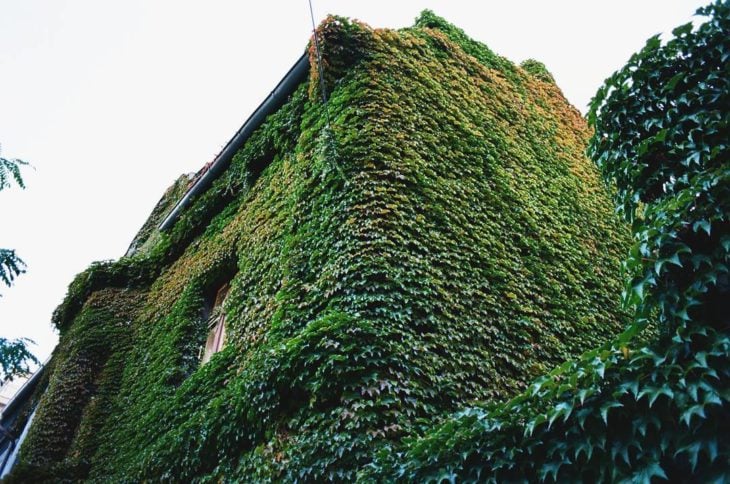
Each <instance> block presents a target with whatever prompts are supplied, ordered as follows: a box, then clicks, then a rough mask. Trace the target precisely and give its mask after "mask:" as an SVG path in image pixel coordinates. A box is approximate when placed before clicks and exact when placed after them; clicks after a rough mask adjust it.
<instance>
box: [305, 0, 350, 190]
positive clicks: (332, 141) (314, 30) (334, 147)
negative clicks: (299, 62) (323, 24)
mask: <svg viewBox="0 0 730 484" xmlns="http://www.w3.org/2000/svg"><path fill="white" fill-rule="evenodd" d="M308 2H309V15H310V17H311V19H312V33H313V34H314V51H315V53H316V54H317V72H319V89H320V91H321V92H322V103H323V104H324V114H325V120H326V121H327V131H329V137H328V138H329V145H330V148H332V152H333V155H334V158H335V160H337V158H338V156H337V139H336V138H335V132H334V130H333V129H332V123H331V122H330V109H329V103H328V102H327V89H326V88H325V85H324V69H323V68H322V54H321V53H320V50H319V36H318V35H317V26H316V24H315V23H314V9H313V8H312V0H308ZM334 165H335V169H336V170H337V173H339V175H340V176H341V177H342V178H343V180H345V181H347V179H346V178H345V174H344V173H343V172H342V168H340V166H339V165H338V164H337V162H336V161H335V163H334Z"/></svg>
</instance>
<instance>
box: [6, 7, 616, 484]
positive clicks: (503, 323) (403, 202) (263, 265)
mask: <svg viewBox="0 0 730 484" xmlns="http://www.w3.org/2000/svg"><path fill="white" fill-rule="evenodd" d="M319 34H320V38H321V40H322V43H321V47H322V63H323V76H324V81H325V87H326V92H327V95H328V105H327V106H326V109H327V110H328V111H329V119H330V125H329V126H328V122H327V119H328V116H326V115H325V114H326V113H325V106H324V105H323V104H322V101H321V98H320V95H319V92H318V91H317V89H318V87H319V84H318V82H319V79H318V75H319V72H318V69H316V64H314V62H315V61H314V56H313V55H311V54H312V52H311V49H310V59H311V61H310V62H311V63H312V66H313V69H312V75H311V76H310V79H309V80H308V81H306V82H304V83H303V85H302V86H300V87H299V89H298V90H297V91H296V92H295V93H294V94H293V95H292V96H291V98H290V99H289V101H288V102H287V103H286V104H285V105H284V106H283V107H282V108H281V109H280V110H279V111H277V112H276V113H275V114H273V115H271V116H270V117H269V118H268V119H267V120H266V122H265V123H264V124H263V125H262V126H261V127H260V128H259V129H258V130H257V131H256V132H255V133H254V134H253V136H252V137H251V138H250V139H249V140H248V141H247V143H246V144H245V146H243V147H242V149H241V150H240V151H239V152H238V153H237V154H236V156H235V157H234V158H233V160H232V163H231V165H230V167H229V168H228V169H227V171H226V172H225V173H224V174H223V175H221V176H220V177H219V178H218V179H217V180H216V181H215V182H214V183H213V185H212V186H211V187H210V188H209V189H208V190H207V191H206V192H205V193H203V194H201V195H199V196H198V197H196V198H195V199H194V200H192V203H191V204H190V205H189V206H188V208H186V210H185V211H184V212H183V213H182V215H181V217H180V218H179V219H178V220H177V222H176V223H175V225H174V227H172V228H171V230H170V231H169V232H168V233H164V234H160V233H157V232H154V231H152V232H151V233H149V234H147V232H149V230H148V229H149V227H152V226H154V224H155V223H156V221H157V220H158V219H159V218H161V217H163V216H164V210H162V209H161V208H160V207H163V206H164V207H170V206H172V204H173V202H172V200H174V199H176V198H177V197H179V196H180V194H181V192H182V190H178V189H176V188H173V189H172V190H171V191H170V192H169V194H170V195H169V198H164V199H163V201H161V202H160V204H158V208H160V209H159V210H158V209H156V210H155V211H154V212H153V215H152V217H151V219H150V220H151V221H150V222H148V223H147V224H145V227H146V228H143V230H142V233H141V234H140V236H139V237H138V238H137V241H136V243H135V246H136V247H139V250H138V251H137V252H136V253H135V254H134V255H131V256H129V257H124V258H122V259H120V260H119V261H116V262H108V263H103V264H97V265H95V266H93V267H92V268H91V269H90V270H89V271H88V272H86V273H84V274H82V275H81V276H79V277H78V278H77V279H76V280H75V281H74V282H73V283H72V285H71V287H70V288H69V293H68V296H67V298H66V300H65V301H64V303H63V304H62V305H61V306H60V308H59V309H58V310H57V312H56V315H55V316H54V321H55V322H56V324H57V326H58V327H59V328H60V329H61V341H60V343H59V350H58V351H57V353H56V354H55V355H54V370H53V376H52V380H53V381H52V382H51V384H50V386H49V391H48V392H46V394H45V395H44V397H43V399H42V401H41V407H39V409H44V410H43V412H44V413H45V414H47V415H49V416H51V415H53V416H54V418H56V419H57V420H58V421H59V422H66V424H64V426H63V427H59V428H58V429H56V430H53V431H52V432H51V430H49V428H48V427H50V425H51V424H50V423H48V420H47V418H44V419H41V420H39V422H36V423H34V425H33V427H32V428H31V429H30V433H29V436H28V440H27V441H26V442H27V443H26V444H25V445H24V446H23V450H22V455H21V464H20V467H19V470H18V471H17V473H16V474H15V478H16V479H18V480H23V479H25V480H32V479H36V480H38V479H41V478H43V476H48V475H53V476H59V475H61V474H62V472H61V471H62V470H67V471H68V472H69V475H72V476H73V478H74V479H89V480H93V481H114V482H120V481H121V482H129V481H134V482H137V481H160V480H162V481H174V482H186V481H196V482H197V481H220V480H236V479H240V480H243V479H251V480H262V481H273V480H286V481H291V480H299V481H321V480H327V479H329V480H338V481H340V480H345V479H355V478H356V477H358V473H360V476H361V477H365V475H363V474H362V472H363V470H364V469H372V471H373V474H372V476H375V478H378V477H379V476H384V475H386V474H384V473H385V472H386V468H384V467H383V465H382V464H381V460H380V458H378V459H377V460H375V456H376V455H380V454H379V453H383V452H386V453H387V452H388V451H389V450H390V449H405V448H406V447H403V446H405V445H407V443H408V442H410V441H411V439H413V438H415V437H417V436H419V435H422V434H423V433H424V432H427V431H428V429H430V428H431V427H432V426H433V425H434V423H435V422H439V421H441V420H443V419H449V416H450V415H451V414H452V413H453V412H454V411H457V410H458V409H460V408H463V407H464V406H466V405H470V404H472V403H473V402H475V401H492V402H497V401H501V400H504V399H508V398H512V397H514V396H515V395H518V394H520V392H522V391H523V390H525V389H527V388H533V387H531V386H530V382H531V381H533V380H534V379H535V378H536V377H538V376H539V375H542V374H544V373H545V372H546V371H548V370H549V369H550V368H551V367H554V366H556V365H559V364H560V363H561V362H563V361H565V360H566V359H568V358H573V357H575V356H577V355H580V354H581V353H583V352H584V351H586V350H588V349H590V348H594V347H596V346H598V345H600V344H603V343H605V342H606V341H609V340H611V339H612V338H613V337H615V335H616V334H617V333H618V332H619V331H620V329H621V327H623V326H625V325H626V324H627V323H628V316H629V314H628V312H627V311H625V310H623V309H622V308H621V306H620V301H619V298H618V295H619V294H620V291H621V274H620V271H621V269H620V260H621V258H622V257H623V255H624V254H625V253H626V251H627V250H628V247H629V231H628V227H626V226H625V225H624V224H623V223H622V222H621V221H620V220H619V219H618V217H616V216H615V214H614V213H613V207H612V203H611V199H610V196H611V194H610V192H609V191H608V190H607V189H606V188H605V186H604V185H603V183H602V182H601V180H600V174H599V172H598V170H597V168H596V167H595V166H594V165H593V164H592V163H590V161H589V160H588V159H587V157H586V156H585V154H584V152H585V149H586V146H587V142H588V139H589V137H590V130H589V128H588V126H587V125H586V122H585V120H584V119H583V118H582V117H581V116H580V114H579V113H578V111H577V110H576V109H575V108H573V107H572V106H570V105H569V104H568V102H567V101H566V100H565V98H564V97H563V96H562V94H561V93H560V91H559V89H558V88H557V87H556V86H555V85H554V83H549V82H545V80H544V79H541V78H540V76H538V75H536V74H534V73H531V72H528V70H526V69H522V68H519V67H518V66H516V65H514V64H512V63H511V62H510V61H508V60H507V59H504V58H502V57H499V56H497V55H496V54H494V53H493V52H491V51H490V50H489V49H488V48H487V47H485V46H484V45H482V44H479V43H478V42H475V41H473V40H471V39H469V38H468V37H467V36H466V35H465V34H464V33H463V32H462V31H461V30H459V29H457V28H455V27H454V26H452V25H450V24H448V23H447V22H445V21H444V20H443V19H441V18H439V17H437V16H435V15H434V14H433V13H431V12H424V14H422V16H421V17H420V18H419V19H418V20H417V22H416V26H415V27H413V28H408V29H403V30H400V31H393V30H380V29H371V28H370V27H368V26H366V25H364V24H361V23H358V22H351V21H349V20H346V19H342V18H338V17H330V18H328V19H327V20H326V21H325V22H324V23H323V24H322V25H321V26H320V27H319ZM543 77H544V76H543ZM178 188H179V186H178ZM227 281H231V289H230V292H229V297H228V299H227V302H226V304H225V306H224V308H223V310H224V311H225V314H226V321H227V344H226V347H225V348H224V349H223V350H222V351H221V352H219V353H217V354H216V355H214V356H213V358H212V359H211V361H210V362H209V363H207V364H205V365H200V363H199V356H198V355H199V351H200V348H201V346H202V345H203V344H204V341H205V337H206V326H205V321H204V318H203V308H204V306H205V304H206V301H209V300H210V297H211V295H214V294H215V292H216V289H217V288H218V287H220V285H221V284H223V283H225V282H227ZM109 291H111V294H127V293H129V294H136V296H134V297H135V298H136V299H135V305H134V308H135V311H133V312H130V310H129V308H127V307H126V306H125V305H124V304H126V303H124V304H122V301H120V302H119V303H117V302H114V300H113V299H109V300H108V301H109V302H108V306H107V305H105V306H104V308H105V309H104V311H108V312H109V315H108V316H105V317H104V318H102V319H104V321H107V320H108V321H109V322H113V321H117V320H118V319H117V318H120V317H121V318H128V319H126V320H128V321H129V326H128V327H127V328H126V330H125V332H124V334H120V335H116V336H115V335H112V334H108V335H106V336H104V335H105V334H106V333H103V334H102V333H99V332H98V331H97V330H96V329H93V328H96V326H94V325H92V324H91V323H90V321H92V319H93V320H94V321H96V319H94V318H92V317H91V314H92V312H93V311H96V309H95V308H96V306H93V305H92V302H93V301H94V298H96V297H97V295H99V294H106V293H107V292H109ZM105 300H106V299H105ZM105 304H106V303H105ZM137 304H138V305H139V306H137ZM94 314H96V313H94ZM95 324H96V323H95ZM98 324H99V328H102V327H105V326H104V325H103V324H102V323H101V322H100V323H98ZM106 324H107V325H108V324H111V323H106ZM92 329H93V330H92ZM105 331H106V330H105ZM102 337H103V339H104V341H103V342H100V341H97V339H98V338H102ZM86 346H91V347H94V348H97V347H103V348H107V349H108V348H110V349H108V351H107V352H106V353H105V357H104V359H100V360H98V361H96V360H94V361H91V360H90V359H89V360H83V359H78V358H69V357H67V356H64V355H66V354H67V353H69V352H73V351H76V350H75V348H78V350H79V351H81V349H82V348H85V347H86ZM602 358H603V353H601V354H600V355H599V356H597V357H596V358H594V359H597V360H599V361H603V359H602ZM591 361H593V360H591ZM591 364H593V363H591ZM606 366H607V368H606V369H605V371H606V372H609V371H611V370H610V368H608V367H609V366H610V365H609V364H606ZM591 368H592V367H591ZM566 371H567V370H566ZM71 375H78V378H79V379H82V380H83V382H84V384H86V383H87V382H90V383H89V386H88V388H89V391H88V392H86V393H83V394H79V395H77V396H75V397H74V399H72V400H69V401H68V402H65V401H64V400H63V396H64V395H67V394H68V393H73V388H75V387H74V385H76V381H77V380H74V379H72V378H71ZM74 378H75V377H74ZM79 381H81V380H79ZM112 381H113V382H114V384H112V383H111V382H112ZM550 381H552V380H550ZM550 381H547V380H546V382H545V383H544V385H543V386H542V387H541V388H538V389H537V393H540V392H549V391H553V390H551V388H552V387H551V386H550V385H551V384H550ZM55 389H57V390H55ZM64 392H65V393H64ZM39 411H40V410H39ZM49 432H50V433H53V435H49ZM397 455H400V454H397V453H395V452H394V453H393V454H392V457H395V456H397ZM413 462H416V461H415V460H414V461H413ZM374 466H380V467H374ZM423 468H424V469H425V468H426V467H425V466H424V467H423ZM72 470H73V474H71V471H72ZM48 473H51V474H48ZM46 478H49V479H51V477H46Z"/></svg>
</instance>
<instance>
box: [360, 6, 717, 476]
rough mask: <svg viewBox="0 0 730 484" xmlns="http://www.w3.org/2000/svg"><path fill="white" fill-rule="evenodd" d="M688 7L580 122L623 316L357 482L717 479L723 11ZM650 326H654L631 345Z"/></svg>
mask: <svg viewBox="0 0 730 484" xmlns="http://www.w3.org/2000/svg"><path fill="white" fill-rule="evenodd" d="M699 13H700V14H701V15H708V16H710V18H709V20H708V21H707V22H706V23H704V24H702V25H701V26H700V27H699V28H697V29H696V30H693V29H692V27H691V25H685V26H682V27H679V28H678V29H676V30H675V31H674V34H675V38H674V39H673V40H671V41H669V42H668V43H667V44H665V45H661V44H660V42H659V41H658V39H657V38H652V39H650V40H649V42H648V43H647V46H646V47H645V48H644V49H643V50H642V51H641V52H639V53H637V54H636V55H634V56H633V57H632V58H631V60H630V61H629V63H628V64H627V66H626V67H625V68H624V69H622V70H621V71H619V72H617V73H616V74H614V75H613V76H612V77H611V78H609V79H608V80H607V83H606V85H605V86H604V87H603V88H602V89H601V90H600V91H599V93H598V95H597V96H596V98H595V99H594V101H593V103H592V107H591V113H590V115H589V117H590V119H591V122H592V124H593V126H594V128H595V135H594V137H593V139H592V142H591V147H590V152H591V155H592V156H593V157H594V159H596V160H597V162H598V164H599V166H600V167H601V169H602V172H603V174H604V176H605V177H606V179H607V180H610V181H612V182H613V183H615V184H616V185H617V187H618V190H617V193H616V198H617V200H618V203H619V206H620V208H621V210H622V212H623V213H624V214H625V215H626V216H627V218H629V220H632V221H633V225H634V238H635V244H634V248H633V249H632V251H631V253H630V255H629V258H628V260H627V262H626V271H627V274H628V275H629V281H628V284H627V288H626V291H625V294H624V300H625V301H626V302H627V303H628V304H630V305H631V306H633V307H634V308H635V318H634V321H633V322H632V323H631V324H630V325H629V326H628V328H627V329H626V331H625V332H624V333H623V334H622V335H620V336H619V337H618V338H617V339H616V340H615V341H613V342H612V343H610V344H607V345H604V346H602V347H600V348H598V349H596V350H592V351H589V352H587V353H585V354H584V355H582V356H581V357H580V358H579V359H578V360H576V361H569V362H567V363H565V364H563V365H561V366H560V367H558V368H557V369H555V370H554V371H552V372H550V373H549V374H547V375H546V376H545V377H542V378H539V379H537V380H535V381H534V382H533V383H532V384H531V385H530V386H529V387H528V389H527V391H525V392H523V393H522V394H520V395H518V396H517V397H515V398H513V399H512V400H510V401H508V402H506V403H504V404H493V405H485V406H476V407H473V408H468V409H466V410H463V411H461V412H460V413H458V414H456V415H454V416H453V417H451V418H448V419H446V420H445V422H444V423H442V424H440V425H438V426H436V427H434V428H433V429H432V430H430V431H428V432H426V433H425V435H424V436H422V437H420V438H415V439H411V440H410V441H408V442H407V443H406V445H405V446H404V447H403V448H399V449H388V450H387V451H382V452H381V454H380V455H379V458H378V459H377V460H376V462H375V463H374V464H373V465H371V466H370V468H369V469H368V470H367V471H365V472H363V473H361V475H360V477H361V478H363V479H366V478H369V479H376V478H377V479H382V478H383V475H386V476H389V478H391V479H401V480H405V481H412V480H416V481H427V482H428V481H442V480H449V481H454V480H463V481H491V482H502V481H525V482H532V481H551V482H552V481H555V482H565V481H568V482H570V481H591V482H593V481H612V482H613V481H639V482H651V481H653V480H658V479H663V480H669V481H672V482H680V481H687V480H692V481H698V482H726V481H727V480H728V479H730V466H728V461H729V459H730V441H728V439H727V435H728V433H729V432H730V424H729V423H728V419H727V414H728V410H730V385H729V383H730V362H729V361H728V356H730V337H729V335H728V328H730V319H729V318H730V280H729V278H728V265H729V264H730V220H729V218H730V165H729V164H728V156H729V155H730V152H729V151H728V139H727V133H728V132H730V129H728V119H730V118H729V117H728V108H729V107H730V99H729V98H728V96H729V95H730V69H729V68H728V66H729V65H730V64H728V62H727V60H728V58H729V57H730V6H728V4H727V2H718V3H716V4H714V5H712V6H710V7H707V8H705V9H701V10H700V11H699ZM651 317H655V318H656V319H657V324H658V328H659V331H658V334H657V336H656V337H655V338H654V339H653V341H651V342H650V343H649V344H648V345H647V344H642V342H641V341H639V340H637V338H636V335H637V334H639V333H640V332H641V331H642V330H643V328H644V327H645V325H646V322H647V318H651ZM396 450H397V451H398V452H396Z"/></svg>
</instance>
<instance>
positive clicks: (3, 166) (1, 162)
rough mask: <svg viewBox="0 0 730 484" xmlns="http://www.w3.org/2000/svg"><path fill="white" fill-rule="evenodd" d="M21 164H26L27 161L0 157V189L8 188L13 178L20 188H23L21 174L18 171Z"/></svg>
mask: <svg viewBox="0 0 730 484" xmlns="http://www.w3.org/2000/svg"><path fill="white" fill-rule="evenodd" d="M22 166H28V162H26V161H23V160H18V159H12V158H11V159H9V158H2V157H0V190H4V189H5V188H10V187H11V186H12V181H13V180H15V183H16V184H17V185H18V186H19V187H20V188H25V183H24V182H23V176H22V175H21V173H20V168H21V167H22Z"/></svg>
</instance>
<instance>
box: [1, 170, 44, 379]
mask: <svg viewBox="0 0 730 484" xmlns="http://www.w3.org/2000/svg"><path fill="white" fill-rule="evenodd" d="M27 165H28V163H27V162H25V161H23V160H17V159H7V158H0V191H2V190H3V189H5V188H9V187H10V186H11V180H15V183H17V184H18V186H19V187H20V188H25V183H24V182H23V177H22V175H21V173H20V167H22V166H27ZM24 272H25V262H23V260H22V259H20V257H18V256H17V255H16V254H15V251H14V250H12V249H1V248H0V281H2V282H3V283H4V284H5V285H6V286H8V287H10V286H11V285H12V284H13V281H14V280H15V278H16V277H18V276H19V275H20V274H22V273H24ZM0 297H1V295H0ZM32 342H33V341H31V340H29V339H27V338H19V339H15V340H8V339H6V338H0V383H5V382H6V381H8V380H12V378H13V377H14V376H16V375H27V374H28V373H29V372H30V365H31V364H38V363H39V362H38V360H37V359H36V357H35V356H33V354H32V353H31V352H30V351H29V350H28V344H29V343H32Z"/></svg>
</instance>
